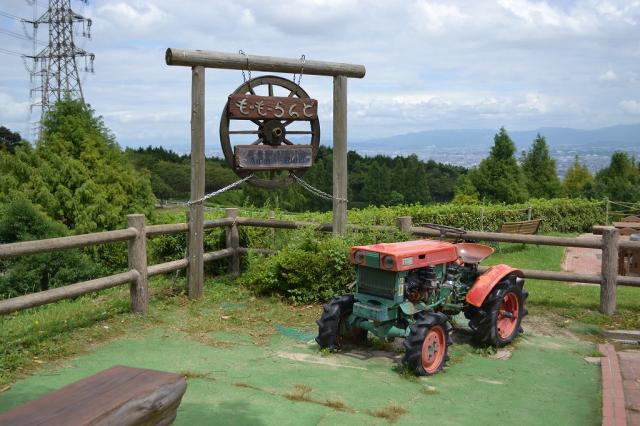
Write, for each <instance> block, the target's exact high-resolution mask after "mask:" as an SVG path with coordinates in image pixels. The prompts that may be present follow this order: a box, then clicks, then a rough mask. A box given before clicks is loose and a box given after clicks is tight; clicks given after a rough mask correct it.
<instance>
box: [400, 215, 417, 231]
mask: <svg viewBox="0 0 640 426" xmlns="http://www.w3.org/2000/svg"><path fill="white" fill-rule="evenodd" d="M411 221H412V219H411V216H400V217H399V218H398V219H397V224H398V228H400V230H401V231H402V232H406V233H407V234H410V233H411V227H412V226H413V224H412V223H411Z"/></svg>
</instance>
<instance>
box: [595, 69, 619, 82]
mask: <svg viewBox="0 0 640 426" xmlns="http://www.w3.org/2000/svg"><path fill="white" fill-rule="evenodd" d="M598 80H600V81H604V82H613V81H616V80H618V75H617V74H616V73H615V71H614V70H611V69H610V70H607V71H606V72H604V73H602V74H600V76H599V77H598Z"/></svg>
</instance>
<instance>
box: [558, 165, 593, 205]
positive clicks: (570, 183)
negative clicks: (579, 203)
mask: <svg viewBox="0 0 640 426" xmlns="http://www.w3.org/2000/svg"><path fill="white" fill-rule="evenodd" d="M592 183H593V176H592V175H591V172H589V169H588V168H587V166H585V165H584V164H582V163H581V162H580V157H578V156H577V155H576V156H575V158H574V159H573V164H571V167H569V169H568V170H567V174H566V175H565V176H564V180H563V182H562V186H563V188H564V193H565V194H566V196H567V197H571V198H577V197H582V196H584V189H585V187H586V186H590V185H591V184H592Z"/></svg>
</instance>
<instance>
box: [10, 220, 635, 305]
mask: <svg viewBox="0 0 640 426" xmlns="http://www.w3.org/2000/svg"><path fill="white" fill-rule="evenodd" d="M226 213H227V214H226V217H225V218H223V219H217V220H210V221H205V222H204V229H212V228H221V227H224V228H225V230H226V231H225V232H226V248H224V249H221V250H217V251H213V252H209V253H204V250H202V247H200V250H199V251H198V250H197V251H196V252H195V253H193V252H192V253H187V257H186V258H184V259H178V260H174V261H170V262H165V263H161V264H156V265H148V264H147V237H153V236H157V235H168V234H177V233H188V231H189V223H176V224H167V225H151V226H146V225H145V223H144V215H141V214H133V215H128V216H127V222H128V228H127V229H120V230H116V231H107V232H99V233H93V234H84V235H76V236H70V237H61V238H51V239H47V240H37V241H27V242H20V243H11V244H4V245H0V259H2V258H11V257H16V256H23V255H29V254H37V253H45V252H53V251H59V250H66V249H71V248H78V247H87V246H92V245H96V244H108V243H113V242H118V241H127V242H128V263H129V270H128V271H126V272H122V273H119V274H115V275H110V276H108V277H103V278H97V279H93V280H89V281H84V282H80V283H76V284H71V285H67V286H64V287H58V288H54V289H50V290H45V291H41V292H38V293H32V294H28V295H24V296H19V297H14V298H11V299H6V300H2V301H0V314H7V313H11V312H15V311H19V310H23V309H27V308H31V307H34V306H40V305H44V304H48V303H52V302H55V301H57V300H61V299H69V298H74V297H77V296H81V295H83V294H87V293H93V292H97V291H100V290H103V289H107V288H111V287H115V286H118V285H123V284H127V283H128V284H129V286H130V295H131V311H132V312H134V313H140V314H145V313H146V312H147V310H148V305H149V290H148V277H151V276H154V275H159V274H164V273H168V272H173V271H176V270H179V269H185V268H188V267H189V265H190V262H192V260H191V259H195V260H194V261H195V262H200V263H203V262H209V261H212V260H216V259H224V258H230V262H229V273H231V274H233V275H238V274H239V273H240V256H242V255H243V254H246V253H247V252H249V251H256V252H259V253H268V252H269V250H267V249H264V248H246V247H240V245H239V242H240V237H239V230H238V227H240V226H254V227H266V228H281V229H296V228H302V227H313V228H315V229H317V230H318V231H325V232H331V231H332V230H333V226H332V225H331V224H318V223H311V222H299V221H285V220H276V219H256V218H243V217H238V209H227V212H226ZM349 228H351V229H363V230H383V231H388V230H395V229H400V230H401V231H403V232H406V233H409V234H412V235H417V236H425V237H437V236H439V232H438V231H435V230H433V229H429V228H423V227H415V226H413V225H412V220H411V217H400V218H398V222H397V228H395V227H392V226H366V225H349ZM599 232H601V234H602V236H594V237H593V238H572V237H556V236H543V235H518V234H504V233H496V232H474V231H469V232H467V233H466V234H464V239H465V240H471V241H495V242H506V243H524V244H536V245H551V246H560V247H585V248H593V249H600V250H602V269H601V273H600V274H582V273H572V272H556V271H541V270H528V269H525V270H523V273H524V276H525V277H526V278H535V279H541V280H552V281H565V282H581V283H590V284H599V285H600V310H601V311H602V312H603V313H605V314H607V315H612V314H613V313H614V312H615V309H616V287H617V286H618V285H622V286H634V287H640V277H627V276H620V275H618V252H619V250H620V249H625V250H629V249H631V250H640V242H635V241H621V240H620V234H619V231H618V230H617V229H615V228H614V227H600V228H599ZM188 235H189V233H188ZM447 236H450V237H455V235H454V234H448V235H447ZM200 238H201V237H200ZM187 245H189V243H188V242H187ZM514 266H516V267H517V265H514ZM198 286H199V288H197V287H198ZM192 287H193V288H192ZM201 294H202V283H189V295H190V297H193V298H197V297H200V295H201Z"/></svg>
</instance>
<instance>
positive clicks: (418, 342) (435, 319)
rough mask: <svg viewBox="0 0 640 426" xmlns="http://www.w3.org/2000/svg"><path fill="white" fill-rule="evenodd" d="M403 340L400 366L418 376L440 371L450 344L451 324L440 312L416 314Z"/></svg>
mask: <svg viewBox="0 0 640 426" xmlns="http://www.w3.org/2000/svg"><path fill="white" fill-rule="evenodd" d="M409 330H410V334H409V336H407V338H406V339H404V348H405V353H404V358H403V359H402V364H403V365H404V366H405V367H407V368H408V369H409V370H411V371H412V372H413V373H414V374H416V375H418V376H430V375H432V374H435V373H437V372H439V371H441V370H442V369H443V368H444V364H445V361H446V360H447V352H448V350H449V345H450V344H451V324H449V322H448V318H447V316H446V315H445V314H443V313H441V312H429V313H420V314H418V316H417V318H416V321H415V322H414V323H413V324H411V326H410V327H409Z"/></svg>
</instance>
